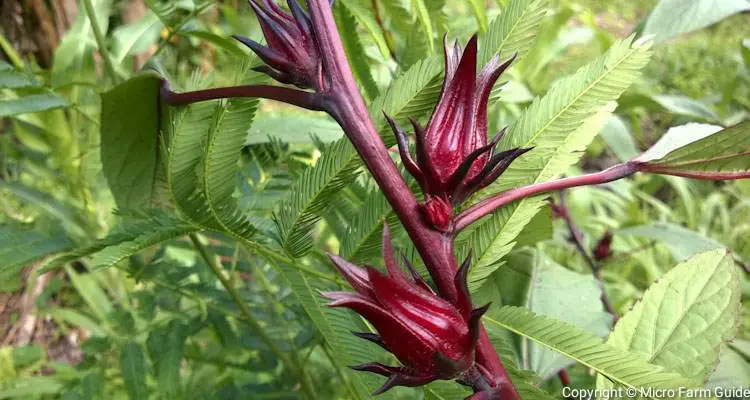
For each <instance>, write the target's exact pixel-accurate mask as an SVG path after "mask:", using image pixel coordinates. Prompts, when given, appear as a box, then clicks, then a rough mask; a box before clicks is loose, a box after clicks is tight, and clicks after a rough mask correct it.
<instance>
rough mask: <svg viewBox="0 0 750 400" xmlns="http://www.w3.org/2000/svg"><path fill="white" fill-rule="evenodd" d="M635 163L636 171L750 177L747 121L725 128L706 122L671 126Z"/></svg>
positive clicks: (718, 177) (734, 177) (749, 137)
mask: <svg viewBox="0 0 750 400" xmlns="http://www.w3.org/2000/svg"><path fill="white" fill-rule="evenodd" d="M634 162H636V166H637V168H638V170H640V171H645V172H652V173H657V174H666V175H677V176H684V177H688V178H695V179H714V180H718V179H742V178H750V121H746V122H742V123H740V124H737V125H735V126H732V127H730V128H726V129H721V127H719V126H715V125H705V124H687V125H681V126H678V127H674V128H671V129H670V130H669V131H667V133H666V134H665V135H664V136H662V137H661V139H659V141H658V142H656V144H654V145H653V146H652V147H651V148H650V149H649V150H648V151H646V152H645V153H643V154H642V155H641V156H639V157H638V158H636V159H635V160H634Z"/></svg>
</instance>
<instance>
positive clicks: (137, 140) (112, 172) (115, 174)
mask: <svg viewBox="0 0 750 400" xmlns="http://www.w3.org/2000/svg"><path fill="white" fill-rule="evenodd" d="M160 82H161V79H160V78H159V76H158V75H156V74H154V73H147V74H143V75H140V76H137V77H135V78H133V79H130V80H128V81H127V82H124V83H122V84H120V85H118V86H117V87H115V88H114V89H112V90H110V91H108V92H106V93H104V94H103V95H102V124H101V153H102V167H103V169H104V176H105V177H106V178H107V181H108V182H109V186H110V189H111V190H112V194H113V195H114V197H115V201H116V202H117V205H118V206H119V207H121V208H136V207H138V206H142V205H144V204H146V203H148V202H149V200H150V199H151V197H152V193H153V189H154V183H155V180H156V162H157V155H158V154H159V149H158V147H157V145H158V140H157V139H158V135H159V85H160Z"/></svg>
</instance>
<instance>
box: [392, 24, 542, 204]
mask: <svg viewBox="0 0 750 400" xmlns="http://www.w3.org/2000/svg"><path fill="white" fill-rule="evenodd" d="M514 59H515V56H514V57H512V58H510V59H508V60H507V61H505V62H503V63H500V60H499V58H498V57H495V58H493V59H492V60H491V61H490V62H489V63H488V64H487V65H486V66H485V67H484V69H482V71H481V72H480V73H479V75H478V76H477V74H476V69H477V37H476V36H474V37H472V38H471V40H469V43H468V44H467V45H466V49H465V50H464V51H463V53H462V52H461V48H460V46H458V44H455V45H453V46H450V45H449V44H448V43H447V41H446V43H445V79H444V81H443V88H442V92H441V95H440V100H439V102H438V104H437V106H436V107H435V111H434V112H433V113H432V117H431V118H430V121H429V122H428V123H427V127H426V128H422V127H421V126H420V125H419V123H417V122H416V121H414V120H412V125H413V126H414V131H415V132H414V134H415V138H416V160H414V159H412V157H411V154H410V153H409V146H408V139H407V137H406V134H405V133H404V132H403V130H402V129H401V128H400V127H399V126H398V125H397V124H396V122H395V121H393V120H392V119H390V118H388V116H386V118H387V120H388V122H389V124H390V125H391V128H392V129H393V131H394V133H395V134H396V138H397V140H398V147H399V152H400V154H401V159H402V160H403V162H404V166H405V167H406V169H407V170H408V171H409V173H410V174H411V175H412V176H414V178H415V179H416V180H417V181H418V182H419V184H420V186H421V187H422V191H423V192H424V193H425V194H429V195H431V196H433V197H439V198H443V199H448V201H449V202H450V203H451V204H453V205H458V204H460V203H461V202H463V201H464V200H466V199H467V198H468V197H469V196H470V195H471V194H472V193H474V192H476V191H477V190H479V189H482V188H483V187H485V186H487V185H489V184H490V183H492V182H493V181H494V180H495V179H497V177H498V176H500V174H502V173H503V172H504V171H505V169H507V168H508V166H509V165H510V163H511V162H513V160H515V159H516V158H517V157H519V156H520V155H521V154H523V153H525V152H527V151H529V150H530V149H522V148H516V149H510V150H507V151H503V152H500V153H497V154H495V145H496V144H497V143H498V141H499V140H500V139H501V138H502V136H503V134H504V133H505V130H502V131H501V132H499V133H498V134H497V135H495V137H494V138H493V139H492V141H490V142H489V143H488V142H487V104H488V102H489V97H490V92H491V90H492V86H493V85H494V84H495V82H496V81H497V79H498V78H499V77H500V75H501V74H502V73H503V71H505V70H506V69H507V68H508V66H510V64H511V62H513V60H514Z"/></svg>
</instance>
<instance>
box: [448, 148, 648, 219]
mask: <svg viewBox="0 0 750 400" xmlns="http://www.w3.org/2000/svg"><path fill="white" fill-rule="evenodd" d="M636 171H637V167H636V165H634V164H631V163H624V164H618V165H615V166H613V167H610V168H607V169H605V170H604V171H601V172H596V173H593V174H587V175H581V176H574V177H570V178H563V179H556V180H553V181H548V182H542V183H535V184H533V185H529V186H524V187H520V188H517V189H510V190H506V191H505V192H502V193H500V194H497V195H495V196H493V197H490V198H488V199H485V200H483V201H480V202H479V203H477V204H475V205H474V206H472V207H470V208H469V209H467V210H466V211H464V212H462V213H461V214H460V215H459V216H458V217H456V221H455V227H456V228H455V231H456V232H459V231H460V230H462V229H464V228H466V227H467V226H469V225H471V224H473V223H474V222H476V221H478V220H479V219H481V218H483V217H485V216H487V215H489V214H492V213H493V212H494V211H496V210H498V209H500V208H502V207H504V206H506V205H508V204H510V203H512V202H514V201H516V200H521V199H524V198H526V197H531V196H535V195H537V194H541V193H549V192H554V191H556V190H562V189H567V188H571V187H576V186H587V185H598V184H602V183H607V182H612V181H616V180H618V179H622V178H624V177H626V176H630V175H632V174H633V173H635V172H636Z"/></svg>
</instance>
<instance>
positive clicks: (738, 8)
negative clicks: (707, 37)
mask: <svg viewBox="0 0 750 400" xmlns="http://www.w3.org/2000/svg"><path fill="white" fill-rule="evenodd" d="M746 10H750V4H748V3H747V1H745V0H698V1H693V2H683V1H680V0H661V1H660V2H659V4H657V6H656V8H654V10H653V11H652V12H651V15H649V17H648V20H647V21H646V26H645V27H644V28H643V34H644V35H654V36H655V38H656V40H658V41H664V40H667V39H670V38H673V37H675V36H679V35H681V34H685V33H688V32H692V31H695V30H698V29H700V28H703V27H706V26H709V25H711V24H714V23H716V22H718V21H721V20H722V19H724V18H726V17H728V16H730V15H732V14H735V13H739V12H742V11H746Z"/></svg>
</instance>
